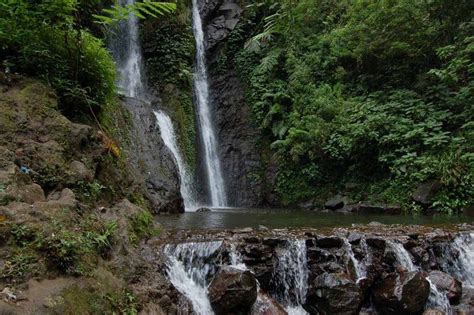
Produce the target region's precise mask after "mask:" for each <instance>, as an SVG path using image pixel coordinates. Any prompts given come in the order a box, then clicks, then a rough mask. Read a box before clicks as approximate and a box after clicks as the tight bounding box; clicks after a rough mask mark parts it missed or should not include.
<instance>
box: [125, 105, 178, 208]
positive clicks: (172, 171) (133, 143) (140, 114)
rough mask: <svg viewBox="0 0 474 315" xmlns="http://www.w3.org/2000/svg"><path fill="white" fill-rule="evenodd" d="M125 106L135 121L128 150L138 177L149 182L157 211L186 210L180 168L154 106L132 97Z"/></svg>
mask: <svg viewBox="0 0 474 315" xmlns="http://www.w3.org/2000/svg"><path fill="white" fill-rule="evenodd" d="M123 105H124V106H125V107H126V108H127V110H128V111H129V113H130V118H131V123H132V126H131V127H130V129H129V137H130V139H129V140H130V141H129V142H128V143H127V144H126V146H127V148H126V150H127V151H128V154H127V156H128V159H129V161H130V162H131V163H130V164H131V165H132V166H133V167H132V169H131V171H132V172H133V173H134V178H136V179H138V181H139V182H141V183H143V184H144V185H145V188H146V196H147V198H148V200H149V201H150V203H151V205H152V208H153V209H154V210H155V211H156V212H160V213H180V212H184V206H183V199H182V197H181V194H180V191H179V188H180V181H179V173H178V169H177V167H176V165H175V162H174V159H173V156H172V154H171V152H169V150H168V149H167V148H166V146H165V144H164V143H163V140H162V138H161V136H160V131H159V128H158V126H157V123H156V118H155V116H154V114H153V107H152V105H151V104H148V103H145V102H141V101H139V100H135V99H130V98H127V99H125V100H124V102H123Z"/></svg>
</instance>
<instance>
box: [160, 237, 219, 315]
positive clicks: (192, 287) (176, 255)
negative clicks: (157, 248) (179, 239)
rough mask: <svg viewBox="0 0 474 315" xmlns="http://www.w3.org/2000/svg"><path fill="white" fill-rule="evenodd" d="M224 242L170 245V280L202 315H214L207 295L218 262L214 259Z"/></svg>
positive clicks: (168, 246)
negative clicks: (210, 279) (212, 257)
mask: <svg viewBox="0 0 474 315" xmlns="http://www.w3.org/2000/svg"><path fill="white" fill-rule="evenodd" d="M221 246H222V242H221V241H217V242H204V243H183V244H178V245H167V246H166V247H165V250H164V252H165V254H166V256H167V257H168V278H169V279H170V281H171V283H172V284H173V285H174V287H175V288H176V289H177V290H178V291H179V292H181V293H182V294H183V295H185V296H186V297H187V298H188V299H189V300H190V301H191V303H192V305H193V308H194V311H195V312H196V313H197V314H199V315H212V314H214V311H213V310H212V307H211V303H210V301H209V297H208V295H207V287H208V285H209V283H208V279H209V277H210V275H212V274H214V273H215V271H216V268H217V265H218V264H217V262H216V261H212V259H210V257H211V256H213V255H215V254H216V253H217V251H218V250H219V249H220V248H221Z"/></svg>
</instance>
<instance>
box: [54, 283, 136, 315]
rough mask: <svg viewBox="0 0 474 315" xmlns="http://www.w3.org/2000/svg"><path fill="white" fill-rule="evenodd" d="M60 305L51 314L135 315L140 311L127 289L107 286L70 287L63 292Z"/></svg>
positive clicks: (134, 298)
mask: <svg viewBox="0 0 474 315" xmlns="http://www.w3.org/2000/svg"><path fill="white" fill-rule="evenodd" d="M62 297H63V299H62V301H61V302H62V303H59V304H60V305H59V306H57V307H56V309H54V310H53V314H67V315H73V314H124V315H136V314H138V310H139V309H140V307H139V303H138V301H137V298H136V297H135V296H134V295H133V293H131V292H130V291H128V290H127V289H119V290H118V289H117V288H111V287H107V286H104V285H102V286H99V287H88V288H87V289H84V288H82V287H79V286H71V287H69V288H67V289H66V290H64V292H63V294H62Z"/></svg>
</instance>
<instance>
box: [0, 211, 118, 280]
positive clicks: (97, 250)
mask: <svg viewBox="0 0 474 315" xmlns="http://www.w3.org/2000/svg"><path fill="white" fill-rule="evenodd" d="M116 232H117V224H116V222H114V221H109V222H103V221H101V220H100V219H99V218H98V217H97V216H95V215H93V214H90V215H84V216H83V217H80V216H78V215H77V213H75V212H73V211H70V210H67V209H64V210H63V211H62V212H61V213H60V214H58V215H57V216H56V217H54V219H53V220H52V221H51V222H49V223H48V224H43V225H41V226H36V225H33V224H12V225H11V226H10V229H9V235H10V237H11V240H12V243H11V246H14V248H17V250H16V252H15V253H14V254H13V255H12V256H11V258H9V259H8V261H9V263H8V265H6V266H5V267H4V268H3V269H2V270H1V274H2V278H11V277H13V278H14V277H16V276H20V275H24V274H25V273H26V272H29V271H31V270H32V266H33V265H34V264H35V263H36V262H37V257H39V256H42V257H45V258H46V263H47V264H48V265H50V266H51V267H54V268H55V269H57V270H59V271H61V272H64V273H67V274H71V275H83V274H88V273H89V272H90V271H91V270H92V268H93V267H94V266H95V264H96V262H97V259H98V258H99V257H106V256H107V253H108V252H109V250H110V249H111V248H112V246H113V244H114V239H115V234H116Z"/></svg>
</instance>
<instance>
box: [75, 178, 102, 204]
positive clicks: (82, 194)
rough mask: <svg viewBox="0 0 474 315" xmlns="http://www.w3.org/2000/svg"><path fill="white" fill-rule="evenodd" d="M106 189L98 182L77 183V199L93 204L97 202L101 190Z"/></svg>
mask: <svg viewBox="0 0 474 315" xmlns="http://www.w3.org/2000/svg"><path fill="white" fill-rule="evenodd" d="M105 188H106V187H105V186H103V185H102V184H101V183H99V182H98V181H93V182H83V181H81V182H78V183H77V190H76V191H77V192H78V194H79V196H78V197H79V198H80V199H81V200H83V201H85V202H92V203H93V202H95V201H97V200H99V198H100V196H101V194H102V192H103V190H104V189H105Z"/></svg>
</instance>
